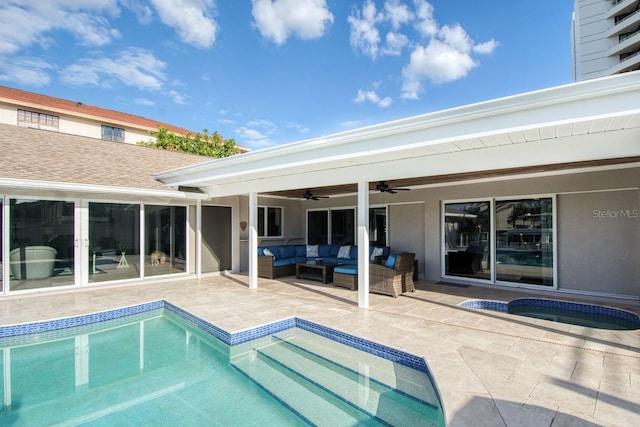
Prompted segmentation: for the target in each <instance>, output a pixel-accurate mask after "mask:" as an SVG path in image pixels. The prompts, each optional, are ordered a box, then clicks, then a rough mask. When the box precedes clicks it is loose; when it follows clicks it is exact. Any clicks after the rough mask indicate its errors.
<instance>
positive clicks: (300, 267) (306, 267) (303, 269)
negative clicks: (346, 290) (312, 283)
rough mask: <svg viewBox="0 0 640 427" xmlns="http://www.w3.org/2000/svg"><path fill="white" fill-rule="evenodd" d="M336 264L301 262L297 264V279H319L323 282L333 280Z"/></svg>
mask: <svg viewBox="0 0 640 427" xmlns="http://www.w3.org/2000/svg"><path fill="white" fill-rule="evenodd" d="M335 267H336V265H335V264H316V263H315V262H313V263H306V262H299V263H297V264H296V279H309V280H318V281H321V282H322V283H329V282H333V269H334V268H335Z"/></svg>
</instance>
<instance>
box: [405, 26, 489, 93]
mask: <svg viewBox="0 0 640 427" xmlns="http://www.w3.org/2000/svg"><path fill="white" fill-rule="evenodd" d="M496 46H497V42H495V41H494V40H490V41H488V42H485V43H482V44H475V43H474V42H473V40H472V39H471V37H469V35H468V34H467V33H466V31H465V30H464V29H463V28H462V27H461V26H460V25H458V24H456V25H454V26H448V25H444V26H443V27H441V28H440V29H439V30H438V32H437V33H436V34H435V35H434V37H433V38H431V39H430V40H429V43H428V44H427V45H426V46H422V45H418V46H416V47H415V48H414V50H413V52H412V53H411V57H410V59H409V64H407V65H406V66H405V67H404V68H403V69H402V76H403V79H404V81H403V85H402V97H403V98H405V99H418V98H419V95H420V93H422V92H423V90H424V88H423V84H422V81H424V80H430V81H431V82H433V83H436V84H438V83H446V82H451V81H454V80H458V79H461V78H463V77H465V76H466V75H467V74H468V73H469V71H471V69H473V68H474V67H476V66H478V62H477V61H476V60H475V59H474V58H473V57H472V53H483V54H488V53H491V52H493V50H494V49H495V48H496Z"/></svg>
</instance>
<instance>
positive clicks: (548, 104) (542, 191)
mask: <svg viewBox="0 0 640 427" xmlns="http://www.w3.org/2000/svg"><path fill="white" fill-rule="evenodd" d="M639 97H640V74H639V73H637V72H636V73H626V74H622V75H618V76H613V77H606V78H602V79H594V80H589V81H585V82H580V83H575V84H570V85H566V86H561V87H555V88H550V89H546V90H541V91H536V92H531V93H526V94H522V95H516V96H511V97H507V98H502V99H496V100H491V101H486V102H482V103H478V104H473V105H468V106H463V107H458V108H454V109H450V110H446V111H441V112H436V113H429V114H425V115H422V116H417V117H411V118H407V119H401V120H396V121H393V122H389V123H383V124H379V125H374V126H370V127H366V128H362V129H356V130H353V131H347V132H343V133H339V134H336V135H330V136H326V137H322V138H317V139H313V140H308V141H301V142H297V143H292V144H287V145H284V146H279V147H274V148H270V149H265V150H260V151H256V152H252V153H247V154H243V155H241V156H235V157H231V158H227V159H222V160H216V161H211V162H207V163H204V164H200V165H196V166H192V167H186V168H180V169H175V170H172V171H167V172H164V173H161V174H159V175H158V176H157V178H158V179H159V180H161V181H162V182H164V183H166V184H168V185H170V186H172V187H174V188H179V187H183V188H184V187H192V188H198V189H199V190H200V191H203V192H204V193H206V194H207V195H208V196H209V197H210V198H211V200H212V201H213V202H215V201H216V200H225V198H229V197H238V196H240V197H243V198H246V199H245V200H246V204H243V202H240V208H241V209H242V208H243V207H245V206H246V209H247V212H246V218H247V222H248V228H247V231H246V243H247V247H246V250H244V251H243V250H242V249H240V247H237V248H236V249H234V257H235V259H236V260H238V259H239V260H240V261H239V262H237V263H236V265H242V263H243V262H246V267H247V268H246V270H247V271H248V277H249V287H250V288H252V289H254V288H257V287H258V275H257V270H258V269H257V257H258V245H259V242H260V240H261V238H260V236H259V235H258V221H257V218H258V208H259V206H260V205H261V204H262V202H261V201H260V200H263V199H271V200H276V201H277V200H282V204H285V203H286V202H285V201H292V200H295V202H296V203H297V204H298V205H299V206H298V207H296V209H297V210H298V211H300V212H301V211H304V210H305V209H306V210H307V211H308V210H311V209H314V208H315V207H318V206H322V203H324V204H325V205H326V206H352V207H353V209H354V210H355V212H356V213H357V220H356V221H355V225H356V229H357V231H356V233H355V241H356V242H357V246H358V271H359V274H358V305H359V307H363V308H365V307H369V305H370V301H369V298H370V296H369V269H368V258H369V257H368V254H369V246H370V243H369V242H370V229H369V227H370V221H369V215H370V207H371V206H372V205H381V204H382V205H385V204H389V203H394V204H395V205H401V204H412V203H413V204H416V203H418V204H420V205H421V206H422V207H421V208H420V209H419V212H418V213H417V214H416V213H407V214H406V215H407V216H408V217H411V218H412V219H414V220H415V221H416V222H417V224H416V225H415V227H416V229H417V230H418V231H419V233H418V235H420V236H421V237H420V239H422V240H421V242H417V245H419V246H420V247H419V250H418V251H416V252H417V257H418V260H419V264H420V265H422V266H423V267H422V268H423V270H422V272H423V273H424V274H423V277H425V278H427V279H430V280H434V281H435V280H439V279H441V278H443V277H445V278H446V276H447V274H448V272H447V267H446V265H447V259H446V255H445V236H444V235H445V224H444V222H445V221H446V217H445V215H446V213H445V211H446V209H445V208H446V206H448V205H447V203H448V202H449V204H450V205H453V204H455V203H456V202H458V201H465V202H466V201H471V202H475V201H477V200H480V201H482V202H483V203H486V206H487V208H490V209H492V210H493V213H492V215H494V216H496V217H497V216H498V213H497V211H496V209H497V208H496V206H498V205H499V204H500V202H501V200H502V199H506V198H511V199H514V200H516V199H517V198H524V199H527V200H534V201H537V200H539V199H540V198H545V199H548V200H549V205H553V208H552V209H553V211H552V212H550V213H549V215H552V216H553V218H552V220H550V221H549V225H548V236H547V237H546V241H545V242H542V244H544V245H546V251H547V255H546V256H547V258H548V260H547V264H546V265H547V266H548V267H550V270H549V271H550V272H549V273H546V274H548V275H549V277H548V281H547V282H546V285H548V286H550V287H551V288H552V289H554V290H558V289H561V288H566V290H567V291H568V292H572V293H585V294H602V295H603V296H618V295H626V296H627V297H628V298H630V299H632V300H638V299H639V298H640V295H638V294H637V289H636V290H632V288H633V281H636V282H637V277H638V266H637V265H636V263H634V262H633V261H632V260H630V259H627V258H624V259H621V258H620V257H617V258H616V259H615V260H614V259H611V261H612V262H607V260H605V259H602V260H599V261H598V262H597V263H591V265H588V266H584V265H582V264H581V263H582V262H583V260H584V259H586V258H589V257H596V256H600V255H598V254H602V253H604V252H606V251H603V250H599V249H598V248H596V246H597V245H602V244H603V241H604V240H606V239H603V238H602V237H601V236H596V235H586V236H582V235H581V233H579V232H578V230H577V229H575V228H572V224H573V221H574V219H573V218H575V217H576V214H582V215H583V216H585V221H593V220H594V219H595V218H594V217H593V216H592V217H589V216H586V215H589V214H591V212H592V211H593V212H595V211H596V209H595V208H594V209H590V207H591V206H594V207H595V206H599V205H600V204H604V203H609V201H608V200H604V199H603V198H602V197H601V196H599V194H600V193H606V194H609V193H611V194H612V197H614V196H615V197H616V198H617V199H615V200H622V202H621V206H622V208H624V209H622V210H621V211H624V212H629V213H630V214H632V215H633V214H634V213H636V214H637V212H638V210H637V206H638V205H637V192H638V186H637V182H638V180H637V176H638V173H639V171H640V169H639V166H640V145H638V142H637V141H638V140H640V108H638V103H637V99H638V98H639ZM382 184H384V185H388V186H390V187H391V188H394V187H403V188H409V189H411V190H413V191H411V192H404V193H403V194H398V195H393V197H395V199H394V200H393V201H390V198H391V197H392V195H391V194H390V192H388V191H381V190H380V186H381V185H382ZM306 192H310V193H311V194H313V195H314V196H326V197H327V199H324V200H323V201H321V202H319V204H317V205H315V206H313V205H309V204H306V203H313V202H310V201H309V200H303V199H306V198H304V197H303V195H304V194H305V193H306ZM584 194H589V195H594V196H588V197H587V199H586V203H585V197H583V196H582V195H584ZM619 194H620V196H619ZM559 199H562V200H559ZM312 200H313V199H312ZM514 203H515V202H514ZM561 204H564V205H565V206H567V208H565V210H564V211H563V212H561V211H556V210H557V207H556V205H561ZM585 206H586V208H585ZM585 212H586V214H585ZM244 215H245V213H244V212H242V211H241V212H239V213H238V214H237V217H238V218H239V219H242V218H243V217H244ZM551 221H552V222H551ZM296 222H297V228H296V230H295V231H294V232H292V234H291V235H282V236H280V237H281V242H280V243H286V242H288V241H289V240H291V239H297V240H298V241H300V240H305V239H306V238H307V235H306V229H305V228H304V222H305V219H304V218H298V219H297V220H296ZM494 222H495V220H494V219H492V220H491V221H488V222H487V224H488V225H486V226H485V227H486V229H485V230H484V231H483V232H484V233H485V235H486V244H485V246H486V248H487V249H485V250H488V252H485V258H486V257H487V256H488V257H490V258H489V259H490V260H489V261H486V260H485V264H486V265H487V266H488V267H491V268H488V269H487V273H486V274H485V277H482V278H478V277H472V278H471V279H472V280H471V281H472V282H473V281H474V280H475V281H476V282H477V283H480V284H496V283H498V282H500V281H506V282H509V278H508V277H507V278H506V279H505V275H502V277H500V276H499V274H496V271H495V270H496V269H497V268H495V267H497V264H496V263H497V261H496V258H497V252H496V246H497V240H498V238H499V236H498V233H497V232H496V231H497V230H495V227H494V226H493V225H491V224H492V223H494ZM513 224H514V227H515V222H513ZM538 227H540V225H538ZM586 227H587V228H589V227H592V225H591V224H587V225H586ZM593 227H595V223H594V225H593ZM625 227H626V225H625ZM603 230H604V229H603ZM634 230H635V231H634ZM413 231H414V230H412V229H410V228H407V226H405V228H404V229H402V227H400V226H398V227H396V228H395V229H394V230H393V232H394V233H395V235H396V236H408V235H410V234H411V233H413ZM613 232H614V233H621V234H623V235H628V233H631V235H633V236H636V237H638V236H637V233H638V231H637V227H630V228H628V231H627V230H626V229H625V230H624V231H622V230H613ZM558 233H563V234H562V238H561V239H558V237H559V234H558ZM602 233H605V234H603V236H611V233H612V232H611V231H608V230H607V231H606V232H605V231H603V232H602ZM196 238H197V237H196ZM614 238H615V237H614ZM520 239H521V242H522V244H523V245H524V244H525V243H526V242H525V241H524V238H523V237H522V234H520ZM585 239H586V240H585ZM558 240H560V241H561V243H558ZM638 240H639V239H637V238H632V239H631V240H629V241H628V243H623V246H625V245H627V246H628V247H626V248H625V249H622V252H621V253H622V254H624V253H628V252H634V251H636V250H637V244H638V243H637V241H638ZM276 243H277V242H276ZM414 243H415V242H414ZM538 243H540V242H538ZM575 244H579V245H580V246H581V247H583V248H586V250H587V251H592V253H591V252H590V253H589V254H587V255H586V256H576V257H575V258H574V259H570V258H571V257H570V256H568V255H569V254H571V253H572V248H573V247H575ZM196 246H198V243H197V242H196ZM589 248H592V249H589ZM403 249H405V248H403V247H400V248H398V250H403ZM558 254H563V255H560V256H564V257H565V259H569V260H570V261H571V262H568V263H565V264H563V265H562V266H559V264H558V262H557V257H558V256H559V255H558ZM245 257H246V258H245ZM245 260H246V261H245ZM612 263H617V265H618V266H619V267H620V268H617V270H616V271H613V270H607V266H611V265H613V264H612ZM561 269H562V270H561ZM594 269H599V270H594ZM240 271H243V269H241V270H240ZM594 272H597V273H598V276H597V279H593V278H594V277H596V276H594ZM605 278H613V280H611V281H612V282H615V283H621V285H620V287H618V288H610V287H602V285H598V284H597V283H588V284H587V285H585V286H583V285H582V283H583V282H589V281H590V280H591V281H598V282H601V281H603V280H604V279H605ZM456 279H460V281H463V282H465V281H466V280H464V279H465V278H464V277H462V278H460V277H457V278H456ZM629 282H630V283H629ZM507 284H508V283H507ZM525 285H527V284H526V283H525ZM518 286H520V284H518ZM627 294H628V295H627Z"/></svg>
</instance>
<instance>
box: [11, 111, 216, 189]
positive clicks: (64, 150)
mask: <svg viewBox="0 0 640 427" xmlns="http://www.w3.org/2000/svg"><path fill="white" fill-rule="evenodd" d="M0 153H2V154H1V155H0V179H2V178H7V179H25V180H41V181H49V182H58V183H67V184H69V183H71V184H89V185H106V186H117V187H128V188H136V189H145V190H165V191H166V190H171V188H169V187H168V186H166V185H165V184H163V183H161V182H159V181H157V180H156V179H155V178H154V175H155V174H157V173H159V172H162V171H166V170H169V169H174V168H179V167H183V166H190V165H195V164H198V163H203V162H207V161H211V160H212V159H211V158H210V157H203V156H196V155H192V154H184V153H177V152H173V151H167V150H162V149H157V148H150V147H143V146H139V145H133V144H124V143H118V142H111V141H103V140H100V139H93V138H87V137H82V136H76V135H69V134H62V133H58V132H51V131H44V130H38V129H30V128H23V127H19V126H13V125H5V124H0Z"/></svg>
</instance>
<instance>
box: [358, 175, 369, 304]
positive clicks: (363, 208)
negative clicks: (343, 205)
mask: <svg viewBox="0 0 640 427" xmlns="http://www.w3.org/2000/svg"><path fill="white" fill-rule="evenodd" d="M358 307H360V308H368V307H369V183H368V182H367V181H363V182H358Z"/></svg>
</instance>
